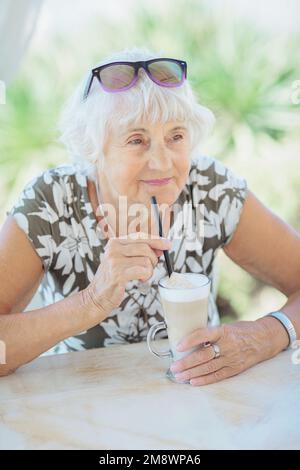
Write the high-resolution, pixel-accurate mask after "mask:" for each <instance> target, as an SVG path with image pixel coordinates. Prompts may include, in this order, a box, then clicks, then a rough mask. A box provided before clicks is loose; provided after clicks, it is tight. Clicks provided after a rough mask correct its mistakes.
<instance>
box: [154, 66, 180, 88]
mask: <svg viewBox="0 0 300 470" xmlns="http://www.w3.org/2000/svg"><path fill="white" fill-rule="evenodd" d="M148 70H149V72H150V73H151V75H152V77H153V78H154V79H155V80H156V81H158V82H159V83H161V84H164V83H165V84H166V85H177V84H179V83H181V82H182V80H183V69H182V67H181V65H180V64H179V63H177V62H171V61H163V60H160V61H157V62H152V63H151V64H149V65H148Z"/></svg>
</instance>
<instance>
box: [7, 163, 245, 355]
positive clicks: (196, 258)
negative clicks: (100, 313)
mask: <svg viewBox="0 0 300 470" xmlns="http://www.w3.org/2000/svg"><path fill="white" fill-rule="evenodd" d="M246 191H247V183H246V180H245V179H244V178H241V177H238V176H237V175H235V174H234V173H233V172H232V171H231V170H230V169H229V168H227V167H226V166H224V165H223V164H221V163H220V162H219V161H217V160H216V159H214V158H212V157H209V156H202V155H201V156H199V157H198V159H196V160H193V161H192V162H191V168H190V173H189V177H188V181H187V182H186V185H185V187H184V188H183V190H182V192H181V194H180V196H179V198H178V200H177V204H178V205H179V207H180V208H182V211H183V209H184V207H185V205H187V204H189V205H190V206H192V207H193V209H192V217H195V222H193V223H195V224H197V220H198V219H197V217H198V216H199V211H200V212H201V215H202V221H203V222H204V224H203V232H202V235H203V237H202V239H201V243H199V240H198V241H197V240H196V241H193V240H190V239H189V238H188V237H187V235H186V233H185V232H184V231H183V235H182V237H181V238H180V239H179V238H178V237H177V236H176V237H175V236H174V234H175V227H176V226H177V228H178V226H179V227H181V226H182V228H183V225H182V222H181V221H182V220H183V217H182V213H183V212H179V213H178V214H177V216H176V218H175V221H174V224H173V225H172V227H171V229H170V232H169V235H168V236H169V238H170V239H171V240H173V246H172V250H171V251H170V255H171V259H172V262H173V265H174V269H175V270H176V271H178V272H193V273H204V274H206V275H207V276H208V277H209V278H210V279H211V281H212V289H211V293H210V299H209V324H210V325H216V324H218V323H219V314H218V311H217V307H216V302H215V299H216V276H215V270H214V267H215V263H214V260H215V257H216V254H217V251H218V249H219V248H221V247H222V246H224V245H225V244H226V243H228V242H229V241H230V239H231V237H232V236H233V233H234V231H235V229H236V226H237V224H238V222H239V218H240V214H241V209H242V207H243V204H244V201H245V197H246ZM200 208H201V210H200ZM197 211H198V212H197ZM9 214H11V215H13V216H14V217H15V219H16V221H17V223H18V225H19V226H20V227H21V228H22V229H23V230H24V232H25V233H26V234H27V236H28V238H29V240H30V241H31V243H32V246H33V247H34V249H35V250H36V252H37V253H38V255H39V256H40V258H41V260H42V263H43V267H44V271H45V276H44V279H43V282H42V284H41V286H40V292H41V294H42V298H43V301H44V304H45V305H49V304H51V303H53V302H57V301H58V300H61V299H63V298H65V297H67V296H68V295H69V294H71V293H73V292H78V291H80V290H82V289H84V288H85V287H87V286H88V284H89V283H90V282H91V280H92V279H93V277H94V275H95V273H96V270H97V268H98V266H99V263H101V260H102V257H103V255H104V248H105V244H106V243H107V241H106V240H105V239H104V238H103V237H102V236H100V235H101V234H100V230H101V229H100V228H99V226H98V225H97V221H96V219H95V216H94V213H93V210H92V206H91V203H90V200H89V196H88V191H87V177H86V176H85V175H84V173H83V172H82V171H81V170H80V168H78V167H76V166H72V165H65V166H59V167H56V168H53V169H51V170H47V171H45V172H44V173H42V174H41V175H40V176H38V177H37V178H35V179H34V180H33V181H31V182H30V183H29V184H28V185H27V186H26V187H25V189H24V191H23V192H22V194H21V195H20V197H19V200H18V201H17V203H16V204H15V205H14V207H13V208H12V210H11V211H10V212H9ZM199 220H200V219H199ZM178 221H179V222H178ZM176 233H177V232H176ZM165 275H166V270H165V265H164V260H163V257H162V258H161V259H160V260H159V262H158V265H157V266H156V268H155V270H154V274H153V276H152V278H151V279H150V281H148V282H147V283H144V284H141V283H140V282H138V281H131V282H129V283H128V284H127V286H126V295H125V297H124V299H123V301H122V303H121V305H120V306H119V308H117V309H115V310H114V311H113V312H112V313H111V314H110V315H109V317H108V318H107V319H106V320H105V321H103V322H102V323H101V324H99V325H97V326H95V327H93V328H91V329H90V330H88V331H84V332H82V333H81V334H80V335H77V336H76V337H72V338H68V339H66V340H65V341H64V344H63V345H61V348H65V350H67V351H74V350H81V349H88V348H94V347H101V346H109V345H112V344H123V343H132V342H138V341H142V340H145V338H146V336H147V332H148V329H149V327H150V326H151V325H153V324H154V323H156V322H158V321H161V320H162V319H163V316H162V308H161V303H160V300H159V297H158V287H157V286H158V281H159V280H160V279H161V278H162V277H163V276H165Z"/></svg>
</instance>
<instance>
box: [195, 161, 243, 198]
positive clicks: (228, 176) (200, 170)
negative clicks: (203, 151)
mask: <svg viewBox="0 0 300 470" xmlns="http://www.w3.org/2000/svg"><path fill="white" fill-rule="evenodd" d="M188 184H192V185H197V186H198V187H201V189H202V190H206V191H211V190H213V189H214V188H215V191H217V192H218V194H219V195H221V193H222V190H223V191H225V189H230V188H231V189H234V188H235V189H240V190H246V189H247V180H246V178H244V177H243V176H241V175H239V174H238V173H236V172H235V171H233V170H232V169H231V168H229V167H228V166H227V165H225V164H224V163H223V162H221V161H220V160H218V159H217V158H214V157H212V156H210V155H198V156H196V157H194V158H193V159H192V161H191V167H190V172H189V181H188Z"/></svg>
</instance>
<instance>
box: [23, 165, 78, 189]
mask: <svg viewBox="0 0 300 470" xmlns="http://www.w3.org/2000/svg"><path fill="white" fill-rule="evenodd" d="M71 181H72V182H73V183H75V184H77V185H79V186H84V187H86V186H87V178H86V175H85V174H84V172H83V170H82V169H81V168H80V167H79V166H77V165H71V164H69V165H67V164H63V165H58V166H56V167H53V168H49V169H47V170H44V171H42V172H41V173H39V174H38V175H37V176H36V177H35V178H33V179H32V180H31V181H30V182H29V183H28V184H29V185H30V184H31V185H32V186H37V185H41V186H49V188H51V187H53V185H55V184H60V185H65V184H66V183H68V182H71Z"/></svg>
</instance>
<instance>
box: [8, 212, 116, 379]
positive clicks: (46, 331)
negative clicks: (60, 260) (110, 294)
mask: <svg viewBox="0 0 300 470" xmlns="http://www.w3.org/2000/svg"><path fill="white" fill-rule="evenodd" d="M0 266H1V269H0V286H1V290H0V340H1V341H2V342H3V343H4V344H5V346H6V362H7V363H6V364H0V376H4V375H7V374H9V373H11V372H13V371H14V370H15V369H17V368H18V367H19V366H20V365H22V364H25V363H27V362H29V361H31V360H32V359H34V358H35V357H37V356H39V355H40V354H41V353H43V352H44V351H47V350H48V349H50V348H51V347H52V346H54V345H55V344H57V343H58V342H59V341H61V340H63V339H65V338H67V337H69V336H72V335H76V334H78V333H80V332H81V331H84V330H86V329H88V328H91V327H92V326H94V325H96V324H97V323H100V322H101V321H102V320H103V319H104V318H105V317H106V316H107V312H105V311H104V310H103V312H101V309H100V303H99V304H98V306H97V308H96V306H95V305H94V303H93V302H92V301H91V299H90V298H89V296H88V292H87V291H82V292H79V293H76V294H74V295H71V296H70V297H69V298H67V299H65V300H62V301H60V302H57V303H55V304H53V305H51V306H49V307H46V308H41V309H37V310H34V311H30V312H26V313H25V314H24V313H22V311H23V310H24V309H25V308H26V306H27V305H28V303H29V302H30V300H31V298H32V296H33V295H34V293H35V291H36V288H37V287H38V285H39V283H40V281H41V279H42V277H43V268H42V262H41V260H40V258H39V256H38V255H37V253H36V252H35V250H34V249H33V248H32V246H31V244H30V242H29V240H28V239H27V237H26V235H25V234H24V233H23V231H22V230H21V229H20V228H19V227H18V225H17V224H16V222H15V220H14V218H13V217H11V216H10V217H8V219H7V220H6V222H5V223H4V225H3V227H2V230H1V232H0ZM16 312H19V313H16Z"/></svg>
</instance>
